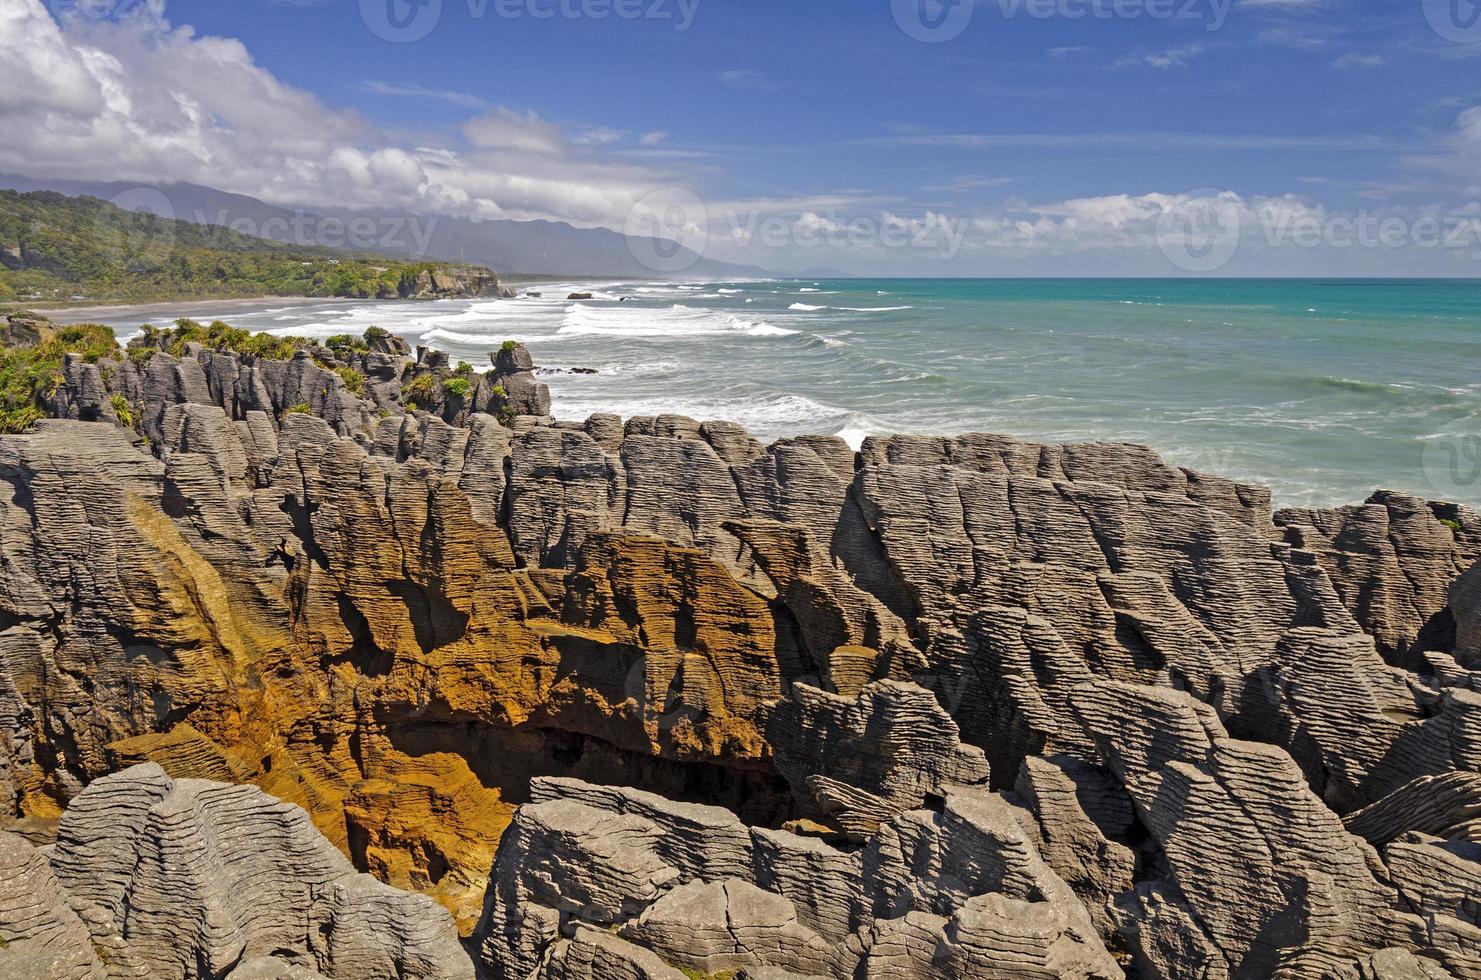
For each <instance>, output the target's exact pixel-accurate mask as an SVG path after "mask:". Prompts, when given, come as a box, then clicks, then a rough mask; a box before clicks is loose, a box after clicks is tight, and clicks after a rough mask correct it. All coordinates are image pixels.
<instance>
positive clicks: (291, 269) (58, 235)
mask: <svg viewBox="0 0 1481 980" xmlns="http://www.w3.org/2000/svg"><path fill="white" fill-rule="evenodd" d="M498 289H499V284H498V279H497V277H496V276H495V275H494V274H493V273H492V272H490V271H489V270H487V269H483V268H476V267H454V266H449V265H447V264H445V263H436V262H410V261H398V260H395V259H388V258H385V257H382V256H373V255H369V254H367V253H363V252H358V253H357V252H348V251H340V250H337V249H331V248H317V247H305V246H298V245H287V244H283V243H281V242H275V241H271V240H269V239H266V238H257V237H253V236H250V235H244V234H241V233H239V232H237V231H233V230H230V229H227V228H223V227H219V226H202V225H197V224H192V223H190V222H186V221H174V220H168V219H165V218H160V217H158V216H156V215H154V214H150V213H148V212H146V211H128V210H125V209H123V208H120V207H117V206H115V205H113V204H110V203H108V202H107V201H102V200H99V199H98V198H94V197H68V196H66V195H63V194H56V193H52V192H48V191H38V192H33V193H18V192H16V191H0V303H5V302H10V303H27V304H36V303H50V302H98V301H109V302H115V301H149V300H166V299H199V298H206V297H223V298H226V297H241V296H336V297H354V298H362V299H369V298H381V299H395V298H430V297H443V296H463V295H492V294H495V293H497V292H498Z"/></svg>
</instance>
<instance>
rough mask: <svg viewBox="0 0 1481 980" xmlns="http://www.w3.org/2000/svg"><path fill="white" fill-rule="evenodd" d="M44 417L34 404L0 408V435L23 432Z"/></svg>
mask: <svg viewBox="0 0 1481 980" xmlns="http://www.w3.org/2000/svg"><path fill="white" fill-rule="evenodd" d="M44 417H45V416H43V415H42V414H41V409H39V408H37V407H36V406H35V405H23V406H21V407H20V408H6V409H0V435H14V434H15V433H17V432H25V431H26V430H27V429H29V428H30V427H31V426H33V425H35V424H36V423H37V422H39V421H41V419H43V418H44Z"/></svg>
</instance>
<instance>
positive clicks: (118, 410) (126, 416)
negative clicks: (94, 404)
mask: <svg viewBox="0 0 1481 980" xmlns="http://www.w3.org/2000/svg"><path fill="white" fill-rule="evenodd" d="M108 404H109V405H110V406H112V408H113V414H114V415H117V416H118V421H120V422H122V423H123V424H124V425H126V426H128V427H129V428H131V429H132V428H133V427H134V423H135V422H137V421H138V416H137V415H135V413H134V406H133V405H130V404H129V400H128V399H127V398H125V397H124V396H123V395H121V394H115V395H113V396H111V397H110V398H109V399H108Z"/></svg>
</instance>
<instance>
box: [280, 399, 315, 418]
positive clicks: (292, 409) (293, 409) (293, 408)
mask: <svg viewBox="0 0 1481 980" xmlns="http://www.w3.org/2000/svg"><path fill="white" fill-rule="evenodd" d="M283 414H284V415H312V414H314V410H313V409H312V408H310V407H309V406H308V404H307V403H305V402H299V403H298V404H297V405H289V406H288V407H287V408H285V409H283Z"/></svg>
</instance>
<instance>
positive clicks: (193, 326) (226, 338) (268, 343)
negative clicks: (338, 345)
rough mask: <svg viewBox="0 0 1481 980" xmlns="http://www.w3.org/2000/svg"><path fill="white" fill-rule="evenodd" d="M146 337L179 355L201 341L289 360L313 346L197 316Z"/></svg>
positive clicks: (214, 345) (208, 345)
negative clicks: (205, 322)
mask: <svg viewBox="0 0 1481 980" xmlns="http://www.w3.org/2000/svg"><path fill="white" fill-rule="evenodd" d="M144 337H145V339H146V340H147V341H149V342H150V343H151V344H153V345H155V346H157V347H161V348H163V349H164V350H166V351H168V352H169V353H170V354H172V355H173V356H175V357H183V356H185V350H186V347H187V345H189V344H200V345H201V346H202V347H208V348H210V349H211V350H223V351H231V352H233V353H236V354H246V355H249V356H252V357H261V358H266V359H268V360H273V361H286V360H288V359H289V358H291V357H292V356H293V355H294V354H295V353H297V352H298V351H300V350H302V349H304V348H305V347H307V346H309V342H308V341H307V340H304V339H303V338H302V337H275V336H273V335H272V334H269V333H253V332H252V331H250V330H242V329H240V328H239V327H233V326H230V325H229V324H226V323H222V322H221V321H220V320H217V321H216V322H214V323H212V324H211V325H210V326H209V327H204V326H201V325H200V324H199V323H197V322H196V321H194V320H176V321H175V329H173V330H165V331H155V332H154V333H153V334H152V335H151V333H150V332H149V331H147V330H146V331H145V333H144Z"/></svg>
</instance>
